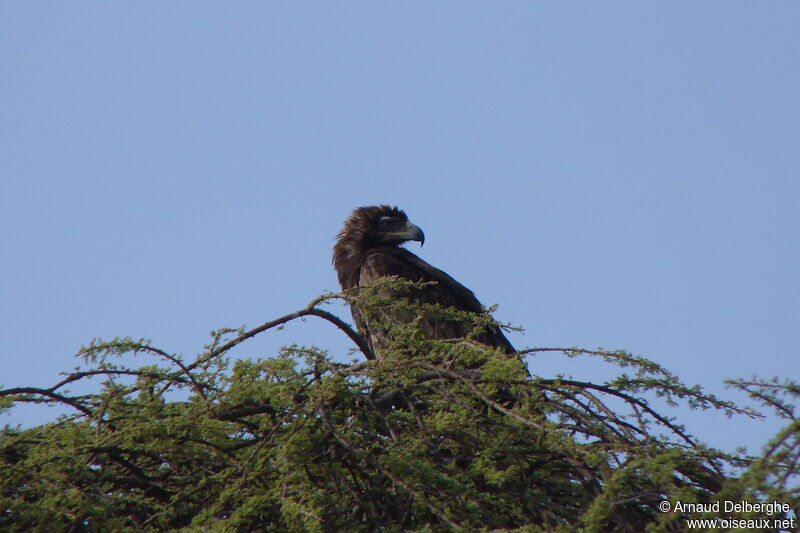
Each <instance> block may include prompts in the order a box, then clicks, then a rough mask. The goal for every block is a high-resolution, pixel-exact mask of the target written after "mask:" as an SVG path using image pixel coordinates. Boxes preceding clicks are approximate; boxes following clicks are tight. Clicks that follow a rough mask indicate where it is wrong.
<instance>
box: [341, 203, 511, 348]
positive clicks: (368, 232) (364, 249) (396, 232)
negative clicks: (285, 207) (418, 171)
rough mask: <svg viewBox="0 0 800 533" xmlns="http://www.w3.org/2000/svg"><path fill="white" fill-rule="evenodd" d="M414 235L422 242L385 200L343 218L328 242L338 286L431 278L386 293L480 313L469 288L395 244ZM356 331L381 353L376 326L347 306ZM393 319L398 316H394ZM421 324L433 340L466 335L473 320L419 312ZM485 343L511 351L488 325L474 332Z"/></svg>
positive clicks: (499, 333)
mask: <svg viewBox="0 0 800 533" xmlns="http://www.w3.org/2000/svg"><path fill="white" fill-rule="evenodd" d="M409 240H413V241H419V242H420V243H424V241H425V235H424V234H423V233H422V230H421V229H420V228H418V227H417V226H415V225H414V224H412V223H411V222H409V221H408V217H407V216H406V214H405V213H404V212H403V211H402V210H400V209H398V208H396V207H389V206H386V205H381V206H369V207H359V208H358V209H356V210H354V211H353V213H352V214H351V215H350V217H349V218H348V219H347V220H346V221H345V223H344V227H343V228H342V231H340V232H339V235H338V236H337V241H336V245H335V246H334V247H333V266H334V268H335V269H336V273H337V275H338V276H339V284H340V285H341V286H342V289H350V288H353V287H359V286H364V285H367V284H369V283H371V282H374V281H375V280H377V279H380V278H384V277H389V276H397V277H400V278H403V279H407V280H410V281H414V282H436V283H432V284H429V285H425V286H423V287H421V288H419V289H415V290H414V291H412V293H410V295H409V293H403V294H399V293H395V294H389V296H390V297H395V296H396V297H398V298H409V297H410V298H412V299H413V300H414V301H416V302H420V303H425V304H441V305H442V306H443V307H453V308H455V309H458V310H462V311H469V312H471V313H481V312H483V308H482V306H481V304H480V302H479V301H478V299H477V298H475V295H474V294H473V293H472V291H471V290H469V289H467V288H466V287H464V286H463V285H461V284H460V283H459V282H457V281H456V280H454V279H453V278H452V277H450V276H449V275H448V274H446V273H445V272H442V271H441V270H439V269H438V268H435V267H433V266H431V265H429V264H428V263H426V262H425V261H423V260H422V259H420V258H419V257H417V256H416V255H414V254H412V253H411V252H409V251H408V250H406V249H405V248H401V247H400V245H401V244H403V243H404V242H406V241H409ZM351 311H352V314H353V319H354V320H355V323H356V327H357V328H358V331H359V332H360V333H361V334H362V335H364V337H365V338H366V340H367V342H368V343H369V344H370V347H371V348H372V349H373V351H374V352H375V353H376V355H377V356H378V357H379V358H380V357H381V354H380V351H381V345H382V342H381V338H380V335H381V333H380V331H378V330H377V328H371V327H370V324H369V323H368V322H367V321H366V320H365V319H364V317H363V314H362V312H361V310H359V309H358V306H351ZM393 319H397V317H396V315H395V316H393ZM419 325H420V327H421V329H422V330H423V331H425V332H426V333H427V334H428V335H429V336H430V337H432V338H435V339H456V338H462V337H465V336H466V335H467V334H468V333H469V332H470V331H471V330H472V325H471V324H468V323H466V322H465V321H463V320H454V319H446V318H440V317H433V316H430V317H423V318H422V320H421V321H420V323H419ZM474 340H475V341H478V342H480V343H482V344H485V345H487V346H492V347H495V348H499V349H501V350H503V351H504V352H505V353H513V352H514V347H513V346H511V343H510V342H508V339H506V337H505V335H503V332H502V331H501V330H500V328H498V327H496V326H491V327H489V328H488V329H487V330H486V331H485V332H483V333H482V334H481V335H478V336H477V337H474Z"/></svg>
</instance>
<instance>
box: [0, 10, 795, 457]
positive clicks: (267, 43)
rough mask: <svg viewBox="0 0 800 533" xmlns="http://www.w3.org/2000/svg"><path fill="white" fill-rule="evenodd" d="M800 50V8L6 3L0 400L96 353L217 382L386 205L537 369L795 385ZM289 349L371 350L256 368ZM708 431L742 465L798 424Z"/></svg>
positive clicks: (715, 420)
mask: <svg viewBox="0 0 800 533" xmlns="http://www.w3.org/2000/svg"><path fill="white" fill-rule="evenodd" d="M799 23H800V4H797V3H793V2H770V3H768V4H759V5H754V4H752V3H750V2H737V1H725V2H701V3H697V2H680V3H674V2H673V3H662V4H653V3H641V2H615V3H603V4H602V5H601V4H598V3H589V2H585V3H564V2H551V3H534V2H500V3H489V2H436V3H430V2H403V3H385V2H380V3H377V2H351V3H338V2H337V3H302V4H298V3H295V2H281V3H277V2H276V3H267V2H236V3H233V4H226V5H225V6H222V5H221V4H219V3H207V2H195V1H193V2H167V3H163V2H162V3H156V2H149V3H111V4H109V3H103V2H82V3H64V2H5V3H3V4H2V6H1V7H0V67H2V73H3V74H2V77H1V78H0V102H2V106H0V180H2V189H1V191H0V223H2V228H3V238H2V243H3V259H2V262H0V275H1V276H0V279H2V286H1V288H0V290H1V291H2V292H1V293H0V301H2V303H0V328H1V329H0V339H2V340H1V341H0V342H1V343H2V344H0V358H2V374H1V375H0V384H2V385H4V386H6V387H8V386H20V385H35V386H45V385H49V384H52V383H54V382H55V381H56V380H57V379H58V373H59V372H61V371H67V370H69V369H71V368H72V367H73V366H75V365H76V364H77V362H76V360H75V359H74V358H73V354H74V352H75V351H76V349H77V348H78V347H79V346H80V345H81V344H84V343H86V342H88V341H89V340H90V339H91V338H93V337H104V338H108V337H113V336H115V335H131V336H134V337H148V338H152V339H153V340H154V343H155V344H156V345H158V346H160V347H162V348H164V349H166V350H169V351H173V352H180V353H183V354H184V355H185V356H186V357H189V356H191V355H192V354H193V353H195V352H196V351H197V350H199V349H200V348H201V346H202V345H203V344H204V343H205V342H206V341H207V340H208V337H207V333H208V331H209V330H211V329H212V328H217V327H220V326H238V325H241V324H247V325H248V326H255V325H258V324H260V323H262V322H264V321H266V320H268V319H271V318H274V317H277V316H280V315H282V314H284V313H286V312H289V311H292V310H294V309H297V308H299V307H302V306H304V305H305V304H306V303H307V302H308V301H309V300H310V299H311V298H313V297H314V296H316V295H317V294H319V293H321V292H322V291H325V290H335V289H337V284H336V277H335V275H334V272H333V270H332V268H331V266H330V248H331V246H332V244H333V237H334V235H335V234H336V232H337V231H338V229H339V227H340V224H341V222H342V220H343V219H344V218H345V217H346V216H347V214H348V213H349V212H350V210H351V209H353V208H354V207H356V206H359V205H364V204H373V203H391V204H396V205H399V206H401V207H402V208H404V209H405V210H406V212H407V213H408V214H409V216H410V217H411V219H412V220H413V221H414V222H415V223H417V224H418V225H419V226H421V227H422V228H423V229H424V230H425V233H426V236H427V241H426V245H425V247H424V248H423V249H422V250H419V249H418V248H417V246H416V244H414V245H412V246H411V249H412V250H413V251H414V252H419V253H420V255H421V256H422V257H423V258H424V259H426V260H427V261H429V262H431V263H432V264H434V265H436V266H438V267H440V268H442V269H444V270H446V271H447V272H449V273H450V274H452V275H453V276H454V277H456V278H457V279H459V280H460V281H462V282H463V283H464V284H465V285H467V286H468V287H470V288H472V289H473V290H474V291H475V292H476V294H477V295H478V297H479V298H480V299H481V300H482V301H483V302H484V303H486V304H492V303H499V304H500V306H501V307H500V310H499V312H498V317H499V318H500V319H501V320H505V321H510V322H512V323H514V324H518V325H521V326H523V327H525V328H526V330H527V331H526V334H525V335H515V336H514V337H513V342H514V343H515V344H516V345H517V346H518V347H525V346H583V347H589V348H594V347H598V346H603V347H606V348H625V349H628V350H630V351H632V352H634V353H637V354H641V355H644V356H647V357H649V358H652V359H654V360H656V361H658V362H659V363H661V364H663V365H664V366H666V367H667V368H669V369H671V370H673V371H675V372H676V373H678V374H679V375H680V376H682V377H683V378H684V379H685V380H686V381H687V382H689V383H700V384H701V385H703V386H704V387H705V388H706V389H708V390H710V391H712V392H715V393H718V394H720V395H722V396H725V397H729V398H734V399H741V398H742V396H741V395H738V394H736V393H734V392H733V391H730V390H728V389H725V388H724V386H723V384H722V381H723V379H724V378H728V377H750V376H751V375H754V374H756V375H759V376H763V377H771V376H774V375H780V376H790V377H795V378H797V377H798V375H799V374H800V357H798V353H797V352H798V350H797V344H798V343H797V335H798V332H800V303H799V302H800V281H799V276H798V273H800V251H799V250H798V229H800V214H799V213H800V209H798V201H799V199H800V146H799V144H800V97H798V95H800V68H798V66H800V38H798V33H797V28H798V25H799ZM334 310H335V311H339V312H341V313H343V314H345V315H346V316H347V317H348V319H349V315H348V314H347V312H346V310H345V309H341V308H335V309H334ZM286 342H300V343H305V344H312V343H314V344H318V345H322V346H327V347H330V348H331V350H332V353H334V354H337V355H344V354H345V353H346V349H347V346H348V345H347V343H346V342H344V341H342V340H340V339H339V336H338V335H337V334H336V333H335V332H334V331H331V328H329V327H327V326H326V325H324V324H319V323H317V322H314V321H313V320H309V321H307V322H305V323H298V324H293V325H291V326H289V327H287V328H286V329H285V330H284V331H282V332H279V333H274V334H268V335H265V336H264V338H262V339H259V340H258V341H257V342H254V343H252V344H250V345H247V346H245V347H243V348H242V349H241V350H240V351H239V352H237V353H238V355H240V356H242V357H252V356H268V355H270V353H272V352H273V351H274V348H275V347H276V346H279V345H280V344H281V343H286ZM144 362H146V361H143V363H144ZM532 370H533V371H534V372H535V373H539V374H542V375H549V376H552V375H554V374H557V373H568V374H572V375H573V376H575V377H576V378H584V379H602V378H603V377H606V373H605V371H604V370H603V368H602V366H601V365H581V364H577V363H575V362H573V361H565V360H564V359H563V358H560V357H558V356H550V357H545V358H541V359H537V360H535V361H534V362H533V364H532ZM675 414H676V415H677V416H681V417H683V416H688V415H686V413H683V412H680V411H679V412H677V413H675ZM47 416H51V415H50V414H47V413H42V412H41V411H40V410H36V409H31V408H24V407H21V408H18V409H15V410H14V411H12V412H11V413H10V414H5V415H2V416H0V423H10V424H16V423H23V424H32V423H38V422H41V421H42V420H44V419H46V417H47ZM687 420H688V422H689V429H690V430H691V431H693V432H694V433H696V434H698V435H699V436H700V437H701V438H702V439H704V440H706V441H707V442H709V443H710V444H712V445H717V446H721V447H724V448H726V449H732V448H733V447H735V446H736V445H740V444H743V445H748V446H749V447H750V448H751V449H753V448H754V447H755V448H757V447H758V446H759V445H760V444H762V443H763V442H764V441H765V439H766V438H767V437H768V436H769V435H770V434H772V433H773V432H774V431H775V429H777V427H778V425H777V424H776V423H775V421H774V420H770V421H767V422H746V421H734V422H729V421H727V420H726V419H725V418H724V417H722V416H719V415H705V414H704V415H691V416H688V418H687Z"/></svg>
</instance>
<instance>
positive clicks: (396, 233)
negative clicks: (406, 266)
mask: <svg viewBox="0 0 800 533" xmlns="http://www.w3.org/2000/svg"><path fill="white" fill-rule="evenodd" d="M338 241H339V242H345V241H347V242H349V243H351V244H357V245H358V247H359V248H361V250H362V251H364V250H367V249H369V248H373V247H375V246H398V245H400V244H402V243H404V242H406V241H419V243H420V246H422V245H423V244H424V243H425V234H424V233H422V230H421V229H420V228H419V227H418V226H415V225H414V224H412V223H411V222H409V221H408V216H406V214H405V213H404V212H403V210H402V209H398V208H397V207H390V206H388V205H373V206H367V207H359V208H358V209H356V210H354V211H353V213H352V214H351V215H350V217H349V218H348V219H347V220H346V221H345V223H344V227H343V228H342V231H340V232H339V235H338Z"/></svg>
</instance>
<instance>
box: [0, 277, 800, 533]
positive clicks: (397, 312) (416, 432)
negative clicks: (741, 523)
mask: <svg viewBox="0 0 800 533" xmlns="http://www.w3.org/2000/svg"><path fill="white" fill-rule="evenodd" d="M387 283H393V284H395V285H398V286H400V285H402V284H401V283H399V282H398V281H397V280H389V281H388V282H387ZM382 288H385V285H384V286H382V287H381V286H379V287H377V288H375V289H373V290H362V291H360V293H355V292H351V293H349V294H346V295H329V296H326V297H321V298H318V299H317V300H315V301H314V302H312V303H311V304H310V305H309V306H308V307H307V308H305V309H303V310H300V311H298V312H295V313H291V314H289V315H286V316H285V317H281V318H280V319H277V320H275V321H271V322H268V323H267V324H265V325H263V326H260V327H259V328H256V329H255V330H251V331H248V332H246V331H244V330H220V331H217V332H212V342H211V343H210V344H209V345H208V346H207V347H206V349H205V351H204V352H202V353H200V354H199V355H198V356H197V357H196V359H195V360H194V361H192V362H184V361H182V360H181V358H180V357H179V356H178V355H175V354H168V353H166V352H164V351H162V350H160V349H158V348H155V347H154V346H152V345H151V343H150V342H149V341H147V340H138V341H135V340H133V339H131V338H118V339H113V340H111V341H107V342H104V341H100V340H95V341H92V343H90V344H89V345H88V346H86V347H84V348H82V349H81V350H80V352H79V354H78V355H79V356H80V357H82V358H83V359H84V360H85V362H86V365H87V366H86V368H83V369H76V370H75V371H74V372H72V373H70V374H68V375H67V376H66V377H65V378H64V379H63V380H62V381H61V382H59V383H57V384H56V385H55V386H53V387H51V388H49V389H35V388H30V387H20V388H13V389H5V390H2V391H0V401H2V402H3V403H0V408H4V409H7V408H9V407H10V403H11V402H10V400H13V401H15V402H48V403H60V404H64V405H67V406H69V407H70V408H71V409H72V410H73V414H70V415H67V416H63V417H61V418H59V419H58V420H56V421H54V422H52V423H49V424H45V425H42V426H37V427H33V428H29V429H19V428H10V427H6V428H5V429H4V430H2V433H0V530H4V531H5V530H8V531H164V530H172V531H187V532H193V531H198V532H199V531H219V532H223V531H224V532H233V531H309V532H333V531H348V532H350V531H352V532H370V531H387V532H392V531H397V532H399V531H418V532H438V531H497V532H499V531H520V532H521V531H530V532H533V531H564V532H566V531H575V530H583V531H598V532H600V531H612V530H619V531H644V530H648V531H670V530H682V529H683V528H684V526H683V520H684V519H685V518H686V514H681V513H663V512H661V511H659V509H658V504H659V503H660V502H661V501H663V500H669V501H676V500H680V501H682V502H699V503H702V502H710V501H714V500H716V499H719V498H725V499H730V500H738V499H748V500H750V501H759V500H764V499H769V500H777V501H780V502H786V503H789V504H791V506H792V507H793V508H794V509H795V510H796V509H798V507H800V505H798V504H799V503H800V495H799V494H798V491H797V488H796V487H797V475H798V467H797V465H798V457H799V453H800V452H799V451H798V450H799V449H800V438H799V435H800V432H799V431H798V429H800V428H798V421H797V419H796V418H795V417H794V410H793V403H792V401H796V399H797V395H798V394H800V388H798V386H797V385H796V384H795V383H793V382H783V383H778V382H772V383H765V382H760V381H758V380H751V381H749V382H733V385H734V386H736V387H739V388H741V389H743V390H747V391H748V392H750V393H751V394H752V395H753V397H754V398H756V399H759V400H760V401H762V402H764V403H765V404H766V405H768V406H771V407H774V408H776V409H777V410H778V412H779V413H780V414H781V415H782V416H784V417H785V418H787V420H788V421H789V424H788V425H787V427H786V428H785V429H784V430H782V431H781V432H780V433H779V434H778V435H776V436H775V438H774V440H773V441H772V442H771V443H770V444H769V445H768V447H767V449H766V450H765V452H764V454H763V456H761V457H747V456H744V455H741V454H739V455H729V454H725V453H723V452H721V451H718V450H713V449H709V448H707V447H704V446H702V445H700V444H698V443H697V442H695V441H694V440H693V438H692V437H691V436H689V435H688V434H687V433H686V431H685V429H684V428H683V427H682V426H681V425H680V424H678V423H677V422H675V421H673V420H672V419H671V418H670V417H668V416H667V415H665V414H662V413H659V412H657V411H656V410H655V409H654V408H653V407H652V405H653V400H655V399H656V398H659V397H660V398H661V399H662V400H663V401H665V402H667V403H668V404H671V405H687V406H689V407H690V408H702V409H716V410H721V411H722V412H724V413H726V414H728V415H730V416H757V414H756V413H755V412H754V411H752V410H749V409H742V408H739V407H737V406H736V405H734V404H732V403H730V402H727V401H723V400H720V399H718V398H715V397H713V396H711V395H708V394H705V393H703V392H702V391H701V390H700V389H699V388H698V387H688V386H686V385H684V384H683V383H681V382H680V380H679V379H678V378H677V377H675V376H673V375H672V374H670V373H669V372H667V371H666V370H665V369H663V368H662V367H660V366H658V365H657V364H655V363H653V362H652V361H648V360H646V359H644V358H641V357H635V356H632V355H630V354H628V353H626V352H622V351H604V350H580V349H575V348H533V349H530V350H526V351H524V352H520V353H518V354H514V355H511V356H509V355H507V354H504V353H501V352H499V351H496V350H493V349H490V348H487V347H485V346H482V345H480V344H477V343H475V342H472V341H471V340H470V339H471V338H472V336H467V337H466V338H465V339H457V340H437V339H430V338H427V337H426V336H425V335H423V334H421V332H420V330H419V329H418V328H415V327H414V325H413V324H414V323H413V320H407V319H408V317H409V316H411V317H412V318H413V317H430V316H431V314H437V315H440V316H446V317H450V318H451V319H452V318H457V319H459V320H464V321H469V322H470V323H472V324H474V331H475V332H476V333H475V334H476V335H477V334H478V332H480V331H481V328H486V327H487V326H488V325H491V324H493V322H491V318H490V317H489V316H488V315H482V316H468V314H467V315H465V314H463V313H459V314H455V313H457V312H455V311H453V310H448V309H441V308H437V307H436V306H425V305H417V306H415V305H413V304H410V303H409V302H408V301H397V300H395V301H390V300H388V299H386V298H385V297H383V296H382ZM395 288H396V287H395ZM336 297H344V298H347V299H350V300H358V301H359V303H360V304H361V305H362V306H364V308H366V309H375V310H377V309H381V310H382V312H380V313H378V312H375V313H374V316H371V317H370V320H371V321H372V322H371V323H375V324H378V323H379V322H380V321H383V322H382V323H381V324H380V327H381V328H383V331H384V332H385V333H386V335H387V338H388V339H389V340H388V342H389V344H390V346H388V347H387V350H388V351H385V353H388V354H390V355H389V356H385V357H384V358H383V359H381V360H366V361H363V362H354V363H352V364H342V363H338V362H336V361H335V360H334V359H333V358H332V357H331V356H329V354H328V353H327V352H326V351H325V350H322V349H320V348H317V347H315V346H297V345H293V346H287V347H284V348H283V349H281V350H280V352H279V353H277V354H275V355H274V356H272V357H267V358H263V359H255V360H236V361H231V360H230V359H229V358H228V357H227V356H226V354H227V352H228V350H229V349H230V348H231V347H233V346H235V345H236V344H239V343H240V342H243V341H245V340H247V339H249V338H251V337H253V336H254V335H256V334H258V333H260V332H263V331H265V330H268V329H270V328H272V327H279V326H280V325H281V324H283V323H286V322H288V321H289V320H293V319H295V318H299V317H302V316H308V315H314V316H321V317H322V318H325V319H326V320H329V321H331V322H332V323H333V324H334V325H336V326H337V327H339V328H340V329H342V331H343V332H344V333H346V334H347V335H348V336H349V337H350V338H353V339H357V335H356V334H355V333H354V332H353V331H352V330H348V328H347V326H346V325H344V323H343V322H341V321H340V320H339V321H338V322H337V321H336V320H338V319H336V320H334V318H335V317H334V318H331V317H332V315H330V314H329V313H327V312H325V311H322V310H320V309H319V307H318V306H319V305H320V304H321V303H323V302H324V301H326V300H329V299H332V298H336ZM387 317H388V318H387ZM392 317H394V319H392ZM399 317H402V318H403V319H402V320H401V319H399ZM354 336H355V337H354ZM361 346H363V343H362V344H361ZM553 351H555V352H559V353H563V354H565V355H567V356H570V357H601V358H603V359H604V360H605V361H606V362H608V363H609V364H613V365H617V366H619V367H621V368H626V369H628V371H631V372H632V374H633V375H632V376H629V375H627V374H622V375H620V376H619V377H617V378H615V379H613V380H611V381H608V382H606V383H588V382H579V381H574V380H569V379H565V378H562V377H556V378H552V379H549V378H545V377H540V376H534V377H529V376H528V374H527V371H526V369H525V365H524V364H523V362H522V360H521V359H520V357H521V356H522V355H527V356H528V357H535V356H536V355H537V354H539V353H543V352H553ZM124 354H136V355H138V356H139V357H148V358H150V360H148V361H147V363H148V364H146V365H143V366H140V367H129V366H125V365H122V364H121V362H120V361H121V359H119V356H121V355H124ZM532 367H533V368H534V369H535V368H536V365H535V362H534V364H533V365H532ZM96 375H101V376H103V378H104V379H105V381H104V382H103V384H102V386H101V387H100V390H98V391H97V392H95V393H93V394H88V395H70V394H68V393H66V392H64V388H65V386H66V385H68V384H70V383H74V382H76V381H79V380H83V379H87V378H90V377H92V376H96ZM176 391H177V392H179V396H180V397H181V398H182V399H181V400H180V401H178V400H175V399H169V398H173V396H169V395H168V393H169V392H176ZM181 391H182V392H181ZM168 396H169V397H168ZM735 474H736V475H735ZM697 516H704V515H702V514H698V515H697ZM743 516H744V515H743Z"/></svg>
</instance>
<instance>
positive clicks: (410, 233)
mask: <svg viewBox="0 0 800 533" xmlns="http://www.w3.org/2000/svg"><path fill="white" fill-rule="evenodd" d="M403 236H404V237H405V239H406V240H409V241H419V245H420V247H421V246H422V245H423V244H425V234H424V233H422V229H420V227H419V226H416V225H414V224H412V223H411V222H406V231H405V234H404V235H403Z"/></svg>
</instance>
